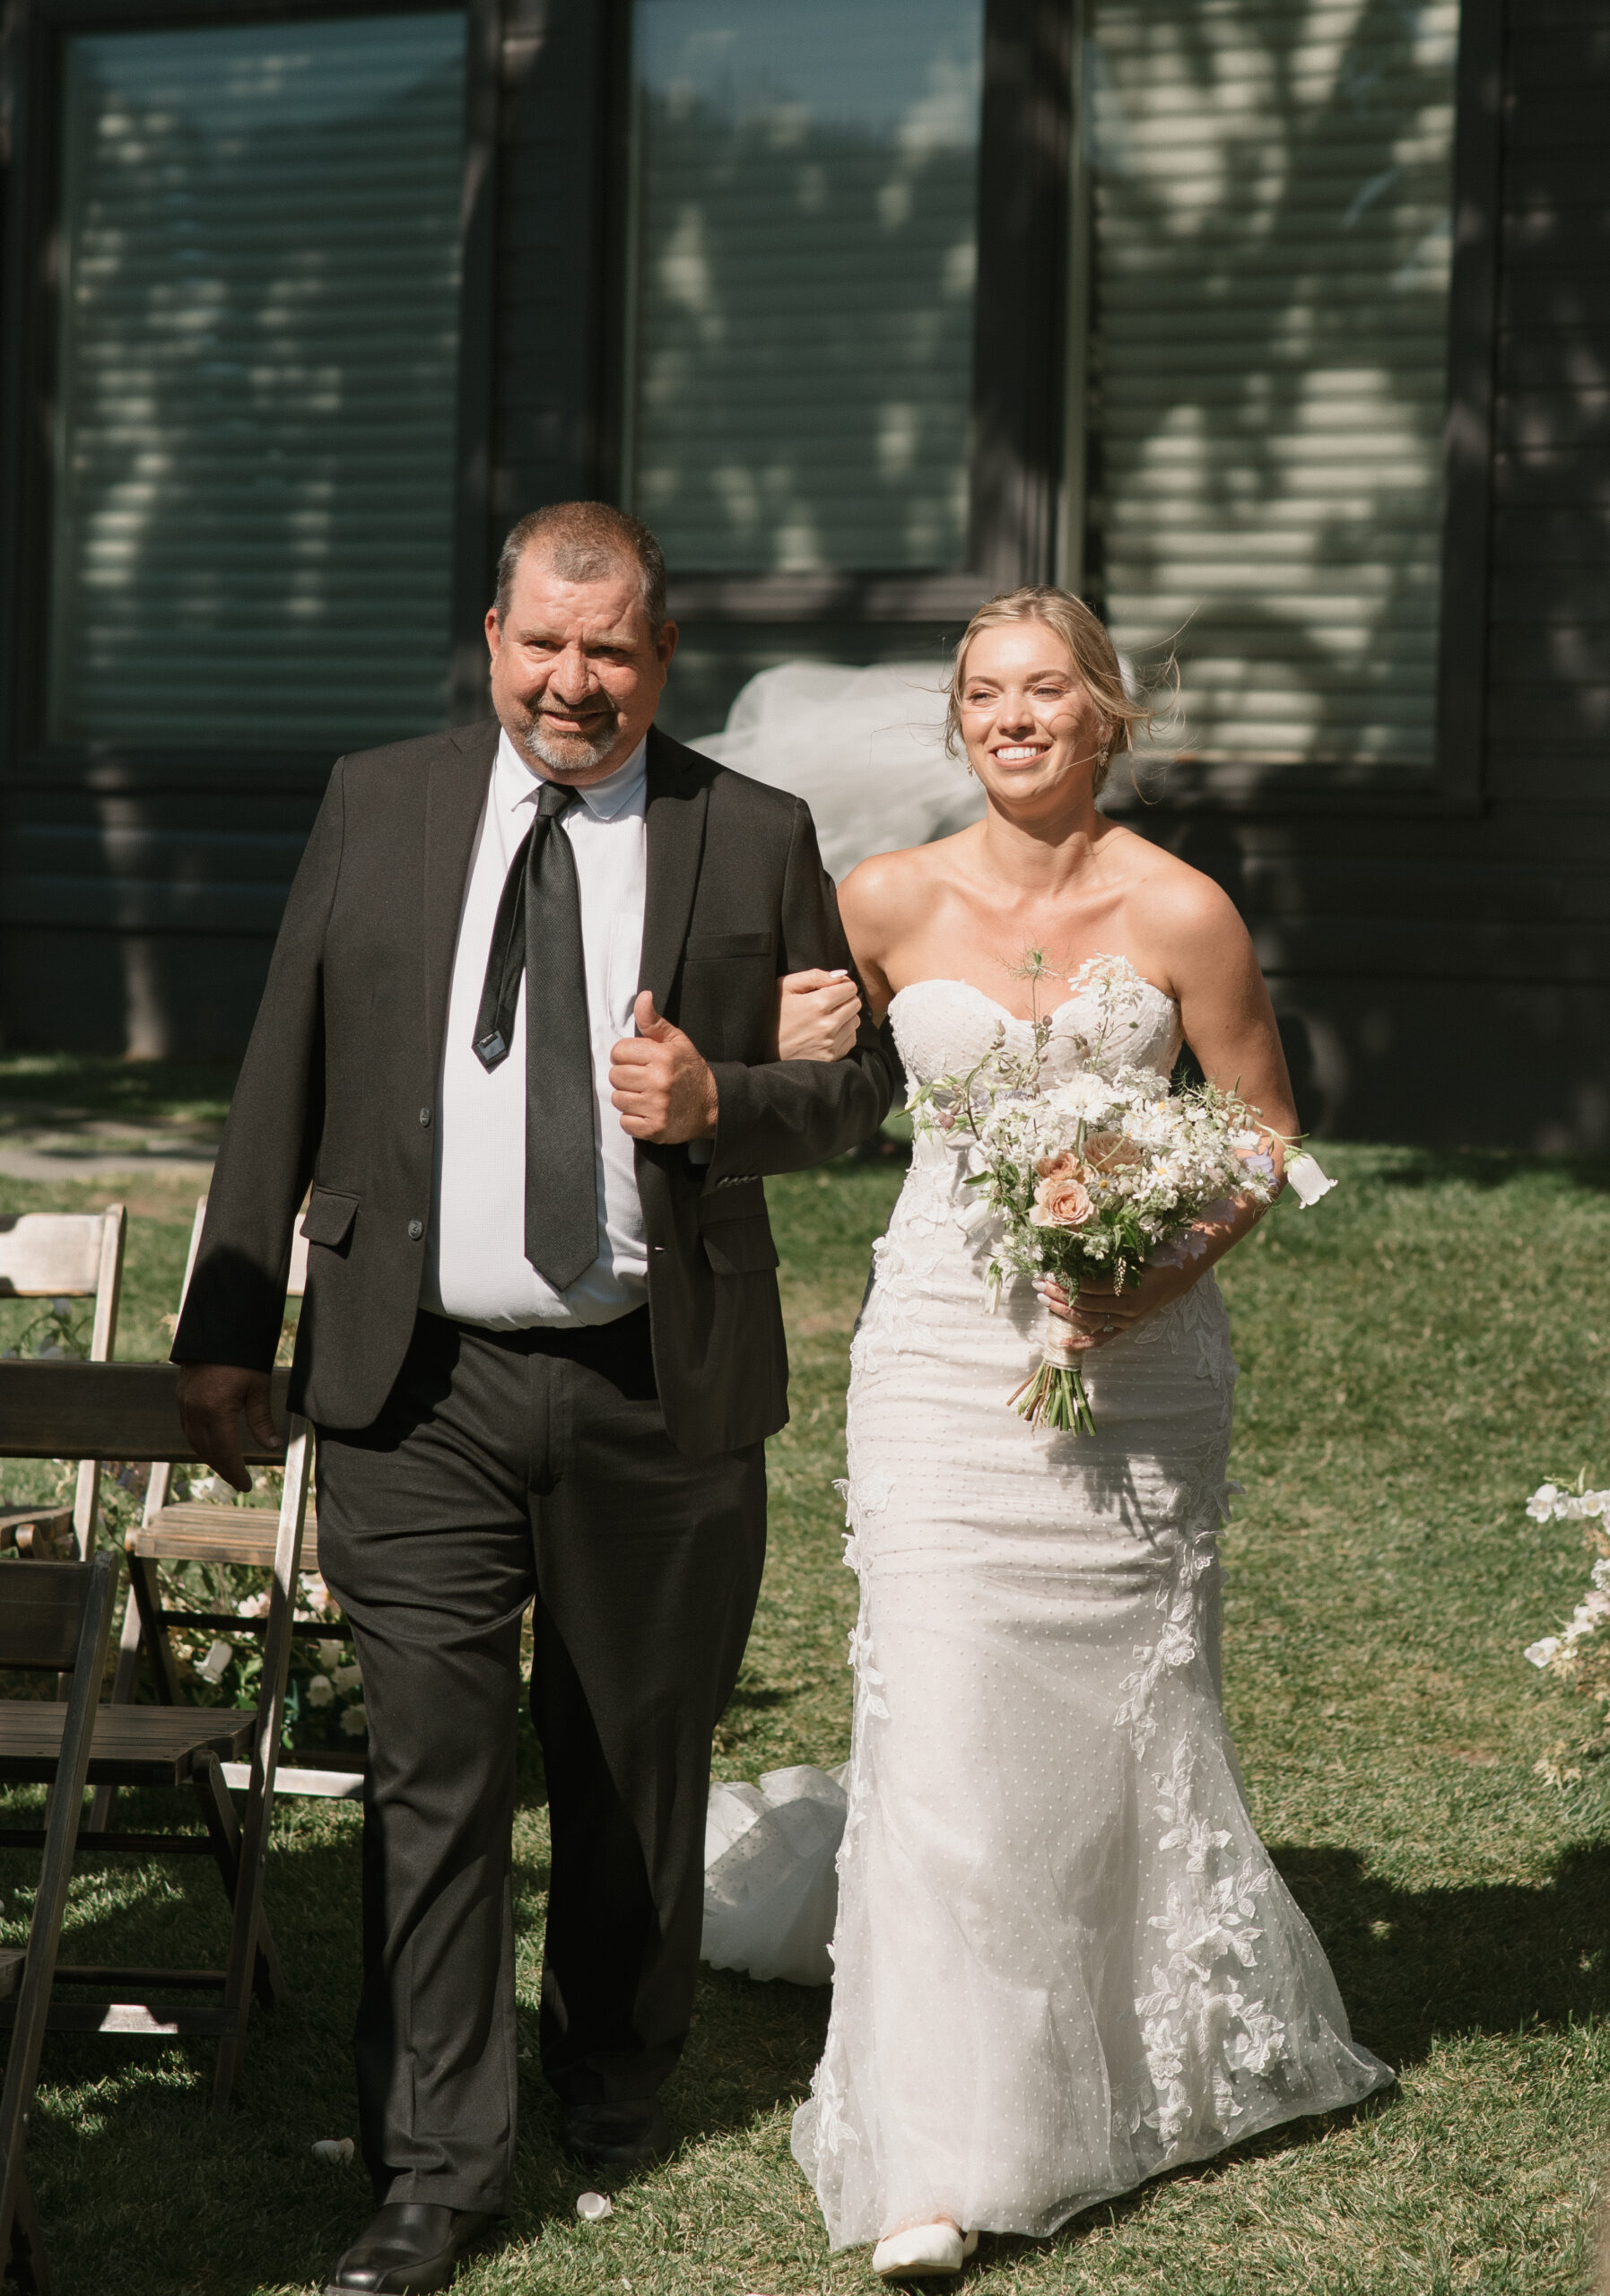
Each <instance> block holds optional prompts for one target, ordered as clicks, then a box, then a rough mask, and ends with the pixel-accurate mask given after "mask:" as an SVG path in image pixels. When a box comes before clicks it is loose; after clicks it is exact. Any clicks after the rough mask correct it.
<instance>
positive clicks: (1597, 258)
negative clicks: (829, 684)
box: [0, 0, 1610, 1148]
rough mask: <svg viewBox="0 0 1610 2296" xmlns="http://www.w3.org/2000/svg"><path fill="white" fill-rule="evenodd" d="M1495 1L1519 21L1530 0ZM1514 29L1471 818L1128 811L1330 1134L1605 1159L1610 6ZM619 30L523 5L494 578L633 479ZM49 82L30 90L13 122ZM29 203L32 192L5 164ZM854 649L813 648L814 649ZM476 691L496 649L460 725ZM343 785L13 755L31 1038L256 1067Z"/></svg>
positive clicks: (20, 417)
mask: <svg viewBox="0 0 1610 2296" xmlns="http://www.w3.org/2000/svg"><path fill="white" fill-rule="evenodd" d="M1466 6H1467V9H1469V10H1472V11H1473V12H1474V13H1483V14H1484V15H1485V16H1486V19H1487V22H1489V24H1490V25H1491V22H1492V16H1491V14H1490V13H1488V12H1489V11H1492V12H1496V11H1497V9H1498V7H1499V0H1466ZM1503 13H1504V16H1505V19H1506V21H1505V22H1504V23H1503V24H1502V26H1501V38H1500V39H1493V71H1494V74H1496V75H1497V79H1496V83H1495V88H1494V102H1495V109H1496V116H1497V118H1498V121H1499V129H1498V135H1499V145H1500V148H1499V151H1498V152H1497V159H1496V165H1495V169H1494V176H1495V178H1496V181H1497V183H1498V184H1499V186H1500V187H1501V189H1500V193H1499V196H1498V200H1497V214H1496V218H1495V217H1494V216H1493V213H1492V212H1491V211H1492V207H1493V200H1492V197H1491V195H1490V196H1489V199H1488V211H1489V212H1488V213H1487V216H1486V228H1487V229H1489V230H1493V225H1494V223H1496V230H1495V233H1494V237H1493V249H1494V259H1495V265H1496V270H1495V274H1493V277H1492V279H1491V280H1490V283H1489V285H1490V290H1491V291H1490V301H1491V303H1492V305H1493V317H1494V319H1495V330H1494V331H1493V334H1492V335H1491V350H1490V355H1489V360H1488V363H1489V366H1490V369H1491V374H1490V377H1484V378H1480V379H1481V381H1482V385H1483V387H1484V388H1485V387H1486V383H1487V381H1489V380H1490V382H1491V386H1492V394H1491V451H1490V453H1489V452H1487V451H1486V449H1484V468H1485V469H1486V470H1487V472H1488V474H1489V476H1490V480H1491V485H1490V488H1488V489H1486V490H1485V494H1484V504H1483V507H1482V513H1481V517H1482V531H1481V534H1480V535H1479V537H1478V540H1479V543H1480V545H1481V552H1484V555H1485V567H1484V570H1482V568H1481V567H1480V565H1479V564H1478V563H1477V560H1476V559H1475V558H1473V559H1472V561H1471V563H1472V564H1473V565H1475V566H1476V574H1475V591H1474V594H1473V598H1472V602H1471V608H1470V611H1469V613H1467V614H1466V615H1465V620H1466V623H1467V625H1468V630H1467V638H1466V655H1467V657H1468V660H1469V662H1470V664H1471V665H1472V667H1471V669H1470V672H1469V674H1468V676H1467V677H1466V679H1465V682H1464V683H1463V684H1462V685H1461V686H1460V687H1459V689H1458V699H1459V700H1460V702H1461V705H1462V706H1461V707H1460V709H1458V711H1457V712H1456V713H1455V715H1456V718H1458V721H1459V722H1461V723H1464V724H1466V725H1467V726H1468V727H1469V728H1470V731H1469V735H1468V740H1467V742H1466V754H1465V755H1464V756H1463V757H1462V758H1459V759H1456V760H1454V761H1453V763H1454V765H1455V767H1456V768H1457V771H1456V773H1455V775H1454V778H1453V781H1452V782H1450V785H1449V796H1448V797H1447V800H1446V802H1441V801H1438V800H1436V799H1434V798H1425V799H1421V800H1405V802H1404V803H1403V804H1400V805H1397V806H1396V807H1395V806H1394V805H1393V804H1392V802H1391V801H1390V800H1389V799H1388V798H1380V799H1377V798H1375V797H1372V796H1368V795H1365V794H1363V793H1362V792H1361V793H1359V794H1357V795H1356V796H1346V795H1345V794H1335V795H1332V796H1329V797H1326V798H1322V799H1321V798H1316V799H1315V800H1314V801H1313V802H1312V804H1310V806H1309V807H1308V809H1307V810H1301V809H1299V806H1298V805H1297V804H1296V803H1294V802H1293V801H1292V800H1289V799H1283V798H1281V797H1280V796H1278V794H1277V793H1275V792H1273V791H1272V792H1271V793H1270V794H1269V796H1267V797H1266V799H1262V800H1260V799H1259V798H1258V797H1257V796H1253V797H1251V798H1249V799H1248V800H1246V801H1245V802H1240V801H1238V802H1234V803H1231V802H1229V801H1211V800H1207V799H1204V800H1202V801H1200V802H1197V801H1194V800H1188V798H1187V797H1186V796H1183V795H1182V796H1179V797H1178V798H1175V799H1172V800H1171V799H1169V798H1168V797H1166V796H1165V797H1164V799H1163V800H1162V802H1161V803H1159V804H1156V805H1154V806H1153V807H1150V808H1146V809H1140V808H1135V809H1133V810H1131V812H1130V813H1129V816H1128V817H1129V818H1130V819H1131V820H1133V821H1134V822H1135V823H1136V826H1139V827H1142V828H1144V830H1145V831H1147V833H1149V834H1152V835H1153V836H1156V837H1158V838H1160V839H1163V840H1164V841H1166V842H1167V843H1168V844H1170V845H1171V847H1173V848H1175V849H1176V850H1178V851H1179V852H1180V853H1181V854H1183V855H1184V856H1185V857H1187V858H1188V859H1189V860H1191V861H1193V862H1195V863H1196V864H1197V865H1199V866H1201V867H1203V868H1205V869H1206V870H1208V871H1209V872H1210V873H1211V874H1214V876H1215V877H1216V878H1218V879H1219V881H1220V882H1221V883H1223V884H1224V885H1225V886H1226V888H1227V889H1228V890H1229V891H1230V892H1231V895H1232V896H1233V898H1234V899H1235V900H1237V902H1238V903H1239V904H1240V907H1241V909H1242V910H1243V912H1244V913H1245V914H1246V916H1247V918H1248V919H1249V923H1250V925H1251V926H1252V929H1253V931H1254V933H1255V935H1256V937H1257V941H1258V948H1259V951H1260V954H1261V955H1262V957H1263V960H1264V961H1265V964H1266V968H1267V970H1268V971H1269V974H1270V978H1271V981H1272V984H1273V987H1274V990H1275V997H1276V1002H1277V1005H1278V1007H1279V1009H1280V1011H1281V1013H1282V1015H1283V1020H1284V1025H1285V1027H1286V1030H1287V1034H1288V1041H1289V1046H1290V1049H1291V1052H1292V1064H1293V1069H1294V1072H1295V1075H1296V1080H1297V1084H1298V1091H1299V1100H1300V1104H1301V1110H1302V1114H1303V1117H1304V1119H1305V1121H1306V1122H1308V1123H1310V1125H1314V1126H1319V1127H1321V1128H1323V1129H1324V1130H1327V1131H1329V1132H1331V1133H1339V1134H1348V1135H1353V1136H1358V1137H1369V1136H1375V1137H1394V1138H1400V1139H1422V1140H1428V1141H1441V1142H1476V1143H1480V1142H1487V1143H1517V1144H1534V1145H1537V1146H1543V1147H1549V1148H1596V1147H1602V1146H1603V1145H1605V1144H1606V1141H1607V1140H1610V1085H1607V1082H1606V1075H1607V1056H1610V1017H1607V1007H1606V981H1607V978H1610V897H1607V884H1610V770H1607V757H1606V752H1607V746H1610V639H1607V638H1606V630H1607V628H1610V196H1607V191H1606V168H1605V158H1604V154H1605V152H1606V149H1607V148H1610V0H1503ZM14 21H16V17H15V15H14V14H13V22H14ZM616 21H617V19H616V13H615V11H614V8H613V6H609V5H605V4H602V0H510V4H509V6H508V8H507V9H506V12H505V16H504V22H503V30H502V39H501V75H500V96H499V119H498V126H497V135H496V152H495V187H494V188H495V211H494V213H495V232H494V237H495V254H494V257H493V262H492V270H493V274H494V280H493V288H492V302H493V317H492V369H491V391H492V401H493V405H492V424H491V436H490V447H489V449H488V451H487V456H486V460H485V464H484V467H483V485H484V494H485V526H486V536H487V544H488V554H487V565H486V574H487V579H488V582H489V583H490V573H491V566H490V548H491V546H492V545H493V544H495V541H496V538H497V536H498V535H500V533H501V532H502V531H503V530H504V528H505V527H506V526H507V525H508V524H509V522H510V521H511V519H512V518H513V517H515V516H517V515H518V513H519V512H520V511H521V510H523V509H527V508H529V507H530V506H531V505H532V504H534V503H535V502H537V501H540V500H544V499H553V498H554V497H557V496H563V495H567V494H573V493H576V492H578V491H588V492H592V491H608V488H609V486H610V483H611V478H610V469H609V461H608V454H607V445H608V440H609V439H610V437H611V436H612V435H613V421H614V417H613V412H612V409H611V406H610V404H609V402H608V396H607V393H608V389H609V378H610V376H611V374H612V372H613V370H614V346H613V344H612V342H611V340H610V335H609V331H608V329H609V314H610V312H611V310H612V309H614V305H615V303H616V301H617V300H618V296H617V292H616V289H617V285H618V283H617V282H616V281H614V279H613V277H612V276H611V272H610V262H611V256H610V249H611V247H612V244H613V239H614V232H613V226H612V221H611V216H610V212H609V203H610V200H611V198H612V196H615V194H616V192H618V176H619V171H620V168H621V165H622V155H621V154H620V153H619V152H612V151H610V150H608V149H601V148H600V143H599V138H598V135H597V126H596V124H597V122H598V121H599V120H600V119H601V118H605V117H614V116H615V114H616V113H617V112H618V109H619V106H618V102H617V100H616V97H617V96H618V90H614V91H612V87H611V83H610V74H611V72H612V65H613V58H612V55H611V50H610V41H611V39H612V38H613V37H614V31H613V30H612V28H613V27H614V25H615V23H616ZM22 93H23V91H22V89H21V88H19V87H13V109H15V108H17V107H20V105H21V102H22ZM0 187H3V188H0V197H4V198H5V199H7V200H11V201H14V200H15V198H16V197H17V196H19V193H18V187H17V185H16V183H15V182H14V181H7V180H6V179H5V178H4V177H3V176H0ZM41 244H42V235H41ZM29 284H30V283H29V281H28V280H27V279H26V278H25V277H23V276H20V275H19V274H18V273H17V272H16V271H15V270H13V273H12V274H11V275H10V277H9V278H8V279H7V281H6V283H5V287H4V295H5V299H6V300H5V305H4V308H3V309H0V330H3V329H8V328H12V327H14V326H19V325H21V324H22V310H23V308H24V304H25V302H26V300H27V295H28V292H29ZM7 414H8V420H9V422H10V424H11V425H12V431H11V436H12V440H13V446H12V450H11V460H10V465H9V467H10V471H11V474H12V476H11V481H10V483H11V484H12V485H13V495H12V496H11V498H10V500H12V502H13V505H14V502H15V500H16V495H15V491H14V489H15V484H16V474H17V473H18V471H20V470H21V469H22V467H23V465H24V464H25V461H26V457H27V454H28V453H29V452H30V450H31V451H33V452H35V453H36V454H37V452H38V448H37V444H35V443H34V441H33V440H31V439H30V438H28V437H26V436H23V435H22V434H21V433H20V432H19V431H18V429H17V427H16V426H18V425H19V424H21V423H22V422H25V421H27V420H29V419H30V418H29V417H28V416H27V414H26V413H25V411H24V410H22V409H20V408H19V407H18V406H16V405H14V404H13V405H12V406H11V407H10V408H9V409H8V410H7ZM1485 419H1486V418H1485V416H1484V421H1485ZM1479 555H1480V552H1478V553H1477V556H1478V558H1479ZM40 579H41V573H40V569H39V566H38V565H35V566H33V567H31V568H27V567H25V568H24V569H23V570H22V580H23V584H24V586H25V587H28V586H31V589H32V592H33V593H34V594H36V595H37V592H38V589H39V584H40ZM25 605H26V598H25V597H24V598H23V599H22V600H20V601H19V602H18V604H17V605H16V607H15V608H14V609H13V626H15V627H18V628H21V627H22V626H23V624H24V623H25V622H27V620H28V616H27V614H26V613H24V612H23V611H22V609H23V607H24V606H25ZM1462 611H1463V609H1462ZM830 612H831V610H830V609H828V608H826V607H824V608H823V610H822V618H823V619H825V618H827V617H828V616H829V614H830ZM944 613H945V614H946V615H947V616H948V615H949V613H950V608H949V607H948V605H947V606H946V607H945V608H944ZM946 626H947V627H948V626H949V625H948V622H947V625H946ZM463 627H464V630H465V631H466V633H467V634H466V636H465V637H464V638H463V640H462V642H463V643H464V644H465V645H466V648H469V647H470V644H471V639H473V629H472V628H471V627H470V624H469V622H467V621H466V622H464V623H463ZM936 632H937V625H935V631H934V632H933V633H929V634H936ZM740 634H742V635H744V639H745V642H747V641H748V639H750V638H753V648H754V650H755V652H756V654H757V657H764V656H765V655H766V654H769V653H770V651H771V650H772V648H773V646H774V645H775V644H777V643H779V642H781V641H784V640H786V639H789V638H790V637H791V636H792V633H791V632H790V631H787V630H786V629H784V628H782V627H781V626H780V624H779V627H778V628H777V629H776V630H770V629H768V628H766V627H764V626H759V625H752V626H751V628H750V630H749V631H747V632H744V633H740V632H739V631H737V630H736V629H735V631H734V633H733V639H732V641H731V642H732V643H734V644H735V643H736V640H737V638H738V636H739V635H740ZM912 634H913V635H914V634H915V633H914V632H913V633H912ZM827 636H828V633H827V632H826V631H824V630H822V629H818V630H817V631H816V632H815V637H816V639H817V643H816V644H815V645H813V646H812V647H811V649H810V650H813V651H818V650H821V642H822V639H825V638H826V637H827ZM840 641H842V642H840ZM885 641H886V642H885ZM30 642H35V641H31V640H30ZM893 644H894V640H893V639H892V638H887V635H886V634H884V636H880V635H879V634H878V633H877V632H875V631H873V630H872V629H870V628H868V627H866V626H863V627H862V628H861V629H860V631H859V644H858V645H857V631H856V629H855V628H854V627H853V626H849V625H847V626H846V627H845V629H844V630H843V631H842V632H840V631H839V630H837V629H835V630H834V631H832V632H831V650H833V651H835V652H837V653H840V656H841V657H848V658H856V657H857V652H858V653H859V656H860V657H861V658H869V657H871V656H872V655H874V654H875V653H876V652H878V651H880V650H882V651H885V652H886V651H888V650H890V647H891V646H892V645H893ZM802 649H803V648H802ZM894 649H895V650H906V646H905V643H904V641H902V642H901V645H899V646H896V647H895V648H894ZM471 650H472V651H473V648H471ZM784 650H791V648H788V647H787V646H785V648H784ZM688 668H689V673H690V675H692V674H693V672H694V663H693V662H692V661H690V664H689V665H688ZM1455 671H1456V674H1457V673H1458V665H1457V663H1456V665H1455ZM473 673H474V665H473V663H472V662H470V660H469V657H468V655H467V654H466V666H465V673H464V675H462V676H461V678H460V680H459V690H460V695H461V703H462V705H463V706H465V707H468V706H471V704H472V703H473V691H472V687H473ZM713 674H714V673H713V672H712V675H713ZM695 690H697V689H696V687H692V686H691V687H690V691H695ZM712 691H714V688H712ZM0 699H3V698H0ZM1472 701H1474V702H1475V705H1476V706H1475V707H1471V706H1469V705H1470V704H1471V703H1472ZM699 706H701V705H695V714H697V709H698V707H699ZM686 729H687V730H692V727H691V726H690V727H687V728H686ZM1462 738H1463V737H1462ZM0 739H4V735H0ZM324 770H326V769H325V768H324V766H323V765H322V763H319V764H318V765H310V764H309V762H307V761H301V762H300V763H298V764H294V765H293V764H292V763H291V762H289V761H287V762H286V764H285V765H284V766H283V768H280V769H275V768H274V767H273V766H272V765H271V764H267V763H265V762H264V761H261V760H258V761H253V762H252V763H251V764H249V765H243V767H242V768H241V769H240V770H238V771H236V770H231V769H229V768H228V767H226V766H222V765H218V766H214V767H212V768H204V767H202V766H200V765H199V764H198V765H195V766H176V767H175V768H173V769H172V770H155V769H152V768H150V767H148V766H147V767H143V768H141V769H140V770H132V769H130V768H128V767H126V766H111V765H109V766H106V767H103V768H102V767H88V768H83V767H74V768H70V769H68V768H63V769H60V770H57V768H55V767H35V768H31V769H29V770H27V771H23V770H21V769H20V767H19V763H18V761H17V759H16V757H15V755H14V753H7V754H5V755H4V756H0V773H3V774H4V779H3V780H0V901H3V907H0V1020H3V1024H4V1031H5V1033H6V1036H7V1039H8V1040H9V1041H10V1042H11V1043H13V1045H23V1046H27V1045H34V1046H48V1045H57V1046H95V1047H99V1048H105V1049H108V1050H116V1049H120V1048H133V1049H135V1050H140V1051H146V1052H155V1051H161V1050H173V1051H180V1052H187V1053H208V1052H214V1053H226V1052H231V1051H233V1050H236V1049H238V1048H239V1045H240V1044H241V1043H242V1041H243V1040H244V1037H245V1034H246V1031H247V1030H248V1026H249V1023H250V1018H251V1013H252V1011H253V1009H254V1006H255V1003H256V999H257V994H258V991H259V988H260V985H261V981H262V978H263V973H264V970H265V965H266V961H267V956H268V952H269V948H270V946H271V944H272V937H273V932H274V924H275V921H276V919H277V917H278V914H279V911H280V909H281V906H282V904H283V897H284V891H285V888H286V886H287V884H288V883H289V881H290V877H291V874H292V871H293V869H294V866H295V863H296V858H297V856H298V854H299V852H300V846H301V843H302V840H303V839H305V836H306V833H307V830H308V827H309V822H310V821H311V819H312V815H313V812H314V810H315V808H316V806H317V804H318V796H319V792H320V788H321V787H322V779H323V773H324ZM1455 785H1457V786H1455Z"/></svg>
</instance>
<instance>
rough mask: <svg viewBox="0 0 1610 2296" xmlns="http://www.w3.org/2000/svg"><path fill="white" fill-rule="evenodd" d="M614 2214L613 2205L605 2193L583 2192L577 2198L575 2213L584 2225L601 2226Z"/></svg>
mask: <svg viewBox="0 0 1610 2296" xmlns="http://www.w3.org/2000/svg"><path fill="white" fill-rule="evenodd" d="M576 2213H577V2215H578V2216H579V2217H580V2219H581V2221H582V2222H583V2223H584V2224H601V2223H602V2222H603V2221H604V2219H605V2217H606V2216H613V2215H614V2213H615V2205H614V2201H613V2200H611V2199H610V2197H609V2196H608V2194H607V2193H602V2192H584V2193H582V2194H580V2195H579V2196H578V2199H577V2202H576Z"/></svg>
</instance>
